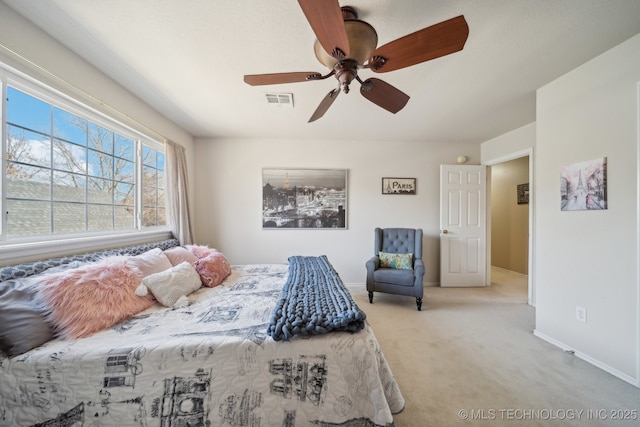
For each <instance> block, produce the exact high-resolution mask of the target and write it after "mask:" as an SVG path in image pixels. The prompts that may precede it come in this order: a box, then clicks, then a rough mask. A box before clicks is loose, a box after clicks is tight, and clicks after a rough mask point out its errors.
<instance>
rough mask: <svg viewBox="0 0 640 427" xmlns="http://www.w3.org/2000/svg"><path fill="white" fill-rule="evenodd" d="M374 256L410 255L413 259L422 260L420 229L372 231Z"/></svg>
mask: <svg viewBox="0 0 640 427" xmlns="http://www.w3.org/2000/svg"><path fill="white" fill-rule="evenodd" d="M374 235H375V237H374V248H373V253H374V255H376V256H377V255H378V252H380V251H382V252H387V253H394V254H408V253H412V254H413V258H414V259H422V229H421V228H384V229H383V228H376V229H375V230H374Z"/></svg>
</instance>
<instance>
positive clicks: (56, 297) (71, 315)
mask: <svg viewBox="0 0 640 427" xmlns="http://www.w3.org/2000/svg"><path fill="white" fill-rule="evenodd" d="M141 276H142V275H141V273H140V270H138V268H136V267H135V266H134V265H133V264H132V263H131V262H129V261H128V257H126V256H112V257H108V258H104V259H102V260H100V261H97V262H95V263H91V264H87V265H85V266H81V267H78V268H75V269H72V270H67V271H63V272H60V273H54V274H50V275H46V276H44V278H43V279H42V281H41V282H40V284H39V287H38V293H39V295H38V298H39V300H40V301H41V302H42V304H43V305H44V307H45V309H46V318H47V320H48V321H49V322H50V323H51V324H52V325H53V326H54V328H55V330H56V332H57V334H58V336H60V337H61V338H63V339H68V338H81V337H86V336H89V335H91V334H93V333H95V332H98V331H101V330H103V329H107V328H109V327H111V326H113V325H115V324H117V323H119V322H121V321H123V320H125V319H127V318H129V317H131V316H133V315H135V314H137V313H139V312H141V311H143V310H145V309H146V308H148V307H150V306H151V305H153V304H154V300H153V296H152V295H147V296H143V297H142V296H138V295H136V294H135V290H136V288H137V287H138V285H139V284H140V282H141V281H142V277H141Z"/></svg>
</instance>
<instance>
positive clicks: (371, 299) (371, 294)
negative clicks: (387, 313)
mask: <svg viewBox="0 0 640 427" xmlns="http://www.w3.org/2000/svg"><path fill="white" fill-rule="evenodd" d="M369 304H373V292H369Z"/></svg>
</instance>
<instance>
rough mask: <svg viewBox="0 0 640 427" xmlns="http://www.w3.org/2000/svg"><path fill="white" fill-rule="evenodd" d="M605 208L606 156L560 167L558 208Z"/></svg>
mask: <svg viewBox="0 0 640 427" xmlns="http://www.w3.org/2000/svg"><path fill="white" fill-rule="evenodd" d="M603 209H607V158H606V157H602V158H599V159H595V160H589V161H586V162H580V163H573V164H571V165H567V166H563V167H561V168H560V210H563V211H586V210H603Z"/></svg>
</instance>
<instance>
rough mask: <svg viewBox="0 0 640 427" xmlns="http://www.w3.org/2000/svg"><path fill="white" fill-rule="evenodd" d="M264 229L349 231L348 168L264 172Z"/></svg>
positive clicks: (271, 170)
mask: <svg viewBox="0 0 640 427" xmlns="http://www.w3.org/2000/svg"><path fill="white" fill-rule="evenodd" d="M262 228H263V229H290V228H299V229H346V228H347V170H346V169H296V168H264V169H262Z"/></svg>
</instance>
